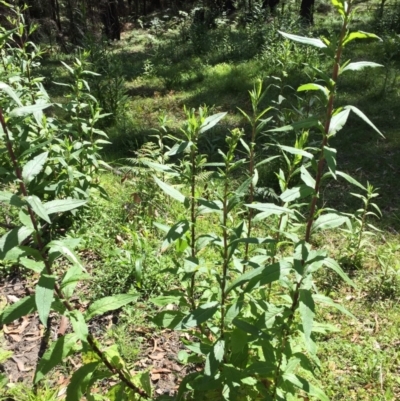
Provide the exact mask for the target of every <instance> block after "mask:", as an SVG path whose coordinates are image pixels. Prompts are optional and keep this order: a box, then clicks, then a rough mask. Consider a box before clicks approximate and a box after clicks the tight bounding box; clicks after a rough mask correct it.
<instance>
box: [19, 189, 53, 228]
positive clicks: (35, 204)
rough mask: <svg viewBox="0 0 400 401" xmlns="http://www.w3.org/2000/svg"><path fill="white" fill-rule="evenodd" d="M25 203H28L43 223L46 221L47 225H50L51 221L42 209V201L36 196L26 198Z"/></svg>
mask: <svg viewBox="0 0 400 401" xmlns="http://www.w3.org/2000/svg"><path fill="white" fill-rule="evenodd" d="M25 199H26V201H27V202H28V203H29V206H30V207H31V208H32V210H33V211H34V212H35V213H36V214H37V215H38V216H39V217H40V218H42V219H43V220H44V221H47V223H49V224H51V220H50V217H49V215H48V214H47V212H46V209H45V208H44V206H43V204H42V201H41V200H40V198H38V197H37V196H36V195H30V196H27V197H26V198H25Z"/></svg>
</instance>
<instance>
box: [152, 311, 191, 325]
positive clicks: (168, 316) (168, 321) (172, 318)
mask: <svg viewBox="0 0 400 401" xmlns="http://www.w3.org/2000/svg"><path fill="white" fill-rule="evenodd" d="M185 316H186V315H185V314H184V313H183V312H181V311H163V312H160V313H158V314H157V315H156V317H155V318H154V319H153V322H154V323H155V324H156V325H157V326H159V327H165V328H168V329H175V328H176V327H180V324H181V322H182V319H183V318H184V317H185Z"/></svg>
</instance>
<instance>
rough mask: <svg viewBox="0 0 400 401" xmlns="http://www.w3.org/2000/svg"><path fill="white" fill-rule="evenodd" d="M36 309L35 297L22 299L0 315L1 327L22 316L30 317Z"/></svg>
mask: <svg viewBox="0 0 400 401" xmlns="http://www.w3.org/2000/svg"><path fill="white" fill-rule="evenodd" d="M35 309H36V304H35V296H34V295H30V296H29V297H25V298H22V299H21V300H19V301H18V302H16V303H15V304H12V305H10V306H7V307H6V308H5V309H4V310H3V312H2V313H1V315H0V325H3V324H9V323H11V322H13V321H14V320H16V319H19V318H21V317H22V316H26V315H29V314H30V313H32V312H33V311H34V310H35Z"/></svg>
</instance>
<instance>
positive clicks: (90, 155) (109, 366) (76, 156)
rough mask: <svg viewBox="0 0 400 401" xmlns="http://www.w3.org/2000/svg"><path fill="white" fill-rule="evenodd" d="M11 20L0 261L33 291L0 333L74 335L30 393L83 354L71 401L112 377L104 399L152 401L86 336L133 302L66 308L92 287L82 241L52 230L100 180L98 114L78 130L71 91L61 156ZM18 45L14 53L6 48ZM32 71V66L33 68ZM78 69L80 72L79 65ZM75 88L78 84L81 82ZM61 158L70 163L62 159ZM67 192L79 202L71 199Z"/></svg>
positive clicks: (0, 320) (118, 299)
mask: <svg viewBox="0 0 400 401" xmlns="http://www.w3.org/2000/svg"><path fill="white" fill-rule="evenodd" d="M12 11H14V12H15V13H16V15H17V16H19V17H18V18H16V20H15V21H16V23H17V26H16V28H15V29H13V30H11V31H8V32H6V35H5V36H4V37H6V38H7V40H9V41H10V42H11V43H6V41H4V43H3V42H0V45H1V46H2V47H1V49H0V50H1V56H2V60H3V62H2V64H0V75H1V76H2V77H3V78H5V80H6V82H0V163H1V167H2V168H1V178H2V180H1V187H0V203H1V204H2V205H6V208H2V213H7V210H9V209H14V213H12V214H10V220H11V223H12V227H10V228H8V231H7V232H6V233H5V234H4V235H3V236H2V237H1V238H0V260H2V261H3V260H4V261H6V262H8V263H12V264H15V265H19V266H21V268H23V269H27V270H28V271H31V272H33V273H34V274H36V275H37V276H38V281H37V284H36V285H35V287H34V289H32V292H31V293H33V295H29V296H27V297H25V298H23V299H21V300H19V301H18V302H16V303H14V304H13V305H10V306H8V307H6V308H5V309H4V310H3V311H2V313H1V315H0V324H1V325H6V324H9V323H11V322H13V321H14V320H16V319H19V318H21V317H22V316H24V315H27V314H30V313H33V312H37V313H38V315H39V319H40V322H41V323H42V324H43V326H45V327H47V326H48V318H49V315H50V313H57V314H58V315H60V316H64V317H66V318H67V319H68V320H69V322H70V323H71V326H72V332H71V333H69V334H66V335H65V336H61V337H60V338H59V339H58V340H57V341H55V342H53V343H52V344H50V346H49V348H48V349H47V350H46V352H45V353H44V355H43V356H42V358H41V360H40V362H39V363H38V365H37V369H36V372H35V376H34V383H35V384H36V383H39V382H40V381H41V380H43V379H44V377H45V375H46V374H47V373H49V372H50V371H51V370H52V369H53V368H54V367H55V366H56V365H58V364H62V363H63V362H65V360H66V358H68V357H69V356H71V355H72V354H75V353H80V354H83V355H84V356H85V357H84V358H83V360H84V363H83V365H82V366H81V367H80V368H79V369H78V370H76V371H75V372H74V373H73V374H72V376H71V381H70V385H69V386H68V388H67V393H66V400H68V401H79V400H81V398H82V396H84V395H87V397H88V399H93V397H91V396H90V389H91V387H92V386H93V384H94V383H95V382H96V380H102V379H104V378H107V377H111V376H116V377H118V383H117V384H116V385H115V386H114V387H113V388H111V389H110V391H109V393H108V394H107V396H108V397H109V399H111V400H117V399H118V400H121V399H122V397H120V394H126V397H130V399H132V397H134V396H135V394H138V396H143V397H147V396H149V397H150V396H151V388H150V379H149V375H148V373H144V374H143V375H142V374H140V375H139V376H134V375H131V373H130V372H129V369H128V368H127V367H126V365H125V364H124V362H123V360H122V359H121V357H120V356H119V354H118V351H117V350H116V348H115V346H111V347H108V348H104V347H102V346H101V345H100V344H99V342H98V341H97V339H96V338H94V337H93V336H92V335H91V334H90V333H89V326H88V322H89V320H90V319H91V318H93V317H94V316H97V315H99V314H103V313H105V312H106V311H110V310H115V309H118V308H120V307H121V306H123V305H126V304H127V303H130V302H133V301H135V300H136V299H137V296H136V295H134V294H120V295H117V296H114V297H106V298H102V299H99V300H97V301H95V302H93V303H92V304H91V305H90V306H89V308H88V309H87V310H86V311H84V312H83V311H81V310H80V308H79V307H76V306H75V305H76V304H75V303H74V302H71V297H72V296H73V295H75V294H74V293H75V290H76V287H77V284H78V282H79V281H81V280H85V279H87V278H88V277H89V276H88V274H87V272H86V269H85V268H84V266H83V265H82V263H81V261H80V259H79V257H78V256H77V254H76V253H75V251H74V249H75V248H76V246H77V245H78V243H79V239H75V238H63V237H61V236H60V233H59V230H54V229H53V228H54V227H55V226H56V225H57V222H58V220H59V218H60V217H61V216H63V215H65V214H66V213H69V212H74V211H76V210H77V209H79V208H81V207H83V206H88V197H89V195H90V192H89V191H84V190H85V189H86V188H85V186H84V184H82V183H85V182H89V183H90V182H91V181H92V180H94V179H96V175H95V173H96V172H97V171H98V170H97V169H96V170H95V169H93V168H92V166H93V165H94V166H95V167H97V166H96V159H95V157H94V156H95V153H94V152H90V151H85V149H86V150H88V149H89V150H90V149H92V148H91V147H92V146H97V144H96V143H92V142H91V140H93V141H95V138H94V137H93V135H94V134H95V133H96V128H95V127H94V124H95V122H96V121H97V120H96V113H95V114H94V115H91V117H92V119H91V120H90V121H89V123H88V124H86V125H85V122H84V121H83V118H82V115H80V112H77V110H82V109H84V108H86V107H89V105H88V104H87V103H85V102H84V101H83V100H82V98H81V97H80V96H79V93H78V92H79V91H80V90H81V88H80V85H78V86H77V88H76V91H77V92H76V93H75V95H76V96H75V98H74V99H73V106H71V110H70V112H71V115H70V118H71V120H72V121H71V123H70V125H68V123H67V127H69V128H70V130H69V133H70V135H71V137H70V138H68V141H69V142H68V146H66V147H65V148H64V149H62V146H61V143H63V138H61V137H60V136H62V135H63V134H64V131H63V129H62V128H64V125H63V124H61V123H60V122H59V121H58V120H57V119H54V118H50V117H48V116H46V115H45V114H44V112H43V110H44V109H46V108H48V107H50V106H52V104H51V103H49V99H48V96H47V94H46V92H45V90H44V88H43V87H42V85H41V83H40V82H41V78H40V77H35V76H34V74H33V71H32V70H30V72H29V73H28V70H27V68H26V63H21V64H20V63H19V61H20V60H22V59H23V60H25V59H28V60H30V59H34V58H35V54H31V55H29V54H24V52H27V51H28V48H29V46H28V45H26V43H28V42H27V40H28V37H29V32H26V31H25V26H24V24H23V20H22V16H20V10H18V9H13V10H12ZM11 21H13V20H11ZM15 33H16V36H15V37H14V34H15ZM2 39H3V38H2ZM15 43H17V44H18V47H17V48H16V47H14V46H12V45H13V44H15ZM9 44H10V46H8V45H9ZM33 53H35V52H33ZM14 56H15V57H14ZM37 63H38V61H37V60H36V61H35V63H31V66H33V65H37ZM77 65H78V66H81V65H82V64H81V63H80V62H79V61H77ZM78 84H84V83H83V82H82V79H81V77H80V76H79V77H78ZM92 100H93V102H94V103H96V101H95V99H92ZM97 111H98V110H97ZM67 127H66V128H67ZM74 128H76V129H77V131H75V130H74ZM60 134H61V135H60ZM75 134H76V135H75ZM104 135H105V134H104ZM87 136H88V137H87ZM88 139H89V140H88ZM66 154H69V155H70V156H71V157H70V158H67V157H66ZM89 186H90V184H89ZM72 187H73V188H75V189H77V191H78V193H76V192H75V191H73V190H72V191H71V188H72ZM79 198H83V199H79ZM49 231H51V235H49ZM61 260H63V262H62V263H60V261H61Z"/></svg>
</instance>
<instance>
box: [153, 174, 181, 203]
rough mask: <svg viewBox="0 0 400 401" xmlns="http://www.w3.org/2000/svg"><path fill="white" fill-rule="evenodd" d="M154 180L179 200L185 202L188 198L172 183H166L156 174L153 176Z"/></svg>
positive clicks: (168, 193)
mask: <svg viewBox="0 0 400 401" xmlns="http://www.w3.org/2000/svg"><path fill="white" fill-rule="evenodd" d="M153 178H154V181H155V182H156V183H157V185H158V186H159V187H160V188H161V189H162V190H163V191H164V192H165V193H166V194H167V195H169V196H170V197H171V198H174V199H176V200H177V201H178V202H181V203H184V202H185V200H186V197H185V196H184V195H183V194H181V193H180V192H179V191H178V190H177V189H175V188H173V187H171V186H170V185H168V184H166V183H165V182H163V181H161V180H160V179H159V178H157V177H156V176H155V175H154V176H153Z"/></svg>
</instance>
